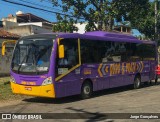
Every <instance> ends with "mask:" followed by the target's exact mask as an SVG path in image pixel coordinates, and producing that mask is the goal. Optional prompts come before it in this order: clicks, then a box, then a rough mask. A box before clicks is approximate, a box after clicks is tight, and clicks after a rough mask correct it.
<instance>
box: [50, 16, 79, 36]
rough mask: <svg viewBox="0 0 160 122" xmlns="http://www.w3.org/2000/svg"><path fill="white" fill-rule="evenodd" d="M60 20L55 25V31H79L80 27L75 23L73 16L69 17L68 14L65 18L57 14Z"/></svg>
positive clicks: (53, 29)
mask: <svg viewBox="0 0 160 122" xmlns="http://www.w3.org/2000/svg"><path fill="white" fill-rule="evenodd" d="M57 20H58V22H57V23H56V24H54V25H53V28H52V31H53V32H69V33H73V31H78V28H77V27H76V26H75V25H74V20H73V19H72V18H70V19H68V18H67V17H66V16H65V17H64V19H63V18H62V17H61V16H60V15H59V14H57Z"/></svg>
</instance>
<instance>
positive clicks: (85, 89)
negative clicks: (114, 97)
mask: <svg viewBox="0 0 160 122" xmlns="http://www.w3.org/2000/svg"><path fill="white" fill-rule="evenodd" d="M92 93H93V86H92V83H91V82H90V81H85V82H84V83H83V85H82V88H81V98H82V99H87V98H90V97H91V96H92Z"/></svg>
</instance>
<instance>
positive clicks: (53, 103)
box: [0, 82, 160, 122]
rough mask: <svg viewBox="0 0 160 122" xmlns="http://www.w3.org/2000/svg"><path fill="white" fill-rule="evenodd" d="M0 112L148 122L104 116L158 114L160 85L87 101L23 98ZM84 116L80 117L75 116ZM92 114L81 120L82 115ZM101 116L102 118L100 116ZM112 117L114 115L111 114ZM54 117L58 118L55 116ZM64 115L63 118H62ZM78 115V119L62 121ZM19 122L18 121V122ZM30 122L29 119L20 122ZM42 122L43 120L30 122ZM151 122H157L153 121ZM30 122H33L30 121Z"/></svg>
mask: <svg viewBox="0 0 160 122" xmlns="http://www.w3.org/2000/svg"><path fill="white" fill-rule="evenodd" d="M0 113H74V114H70V115H68V114H67V115H65V114H61V116H62V117H64V118H63V119H54V120H51V119H47V120H45V121H46V122H47V121H51V122H52V121H60V122H66V121H67V122H70V121H73V122H81V121H82V122H83V121H86V122H92V121H105V122H119V121H120V122H123V121H124V122H128V121H140V122H141V121H145V122H146V121H150V120H147V119H141V120H135V119H127V120H124V119H113V118H112V119H108V118H107V115H106V113H160V82H158V84H157V85H151V86H148V85H143V86H142V88H140V89H136V90H135V89H132V87H131V86H127V87H120V88H114V89H109V90H103V91H99V92H96V93H95V94H94V96H93V97H92V98H90V99H86V100H81V99H80V98H79V97H78V96H71V97H66V98H61V99H48V98H37V97H31V98H27V99H23V100H22V101H21V102H20V103H17V104H14V105H9V106H5V107H0ZM75 113H84V114H82V115H81V114H75ZM88 114H89V115H90V114H91V115H93V116H91V117H89V118H85V115H88ZM103 115H104V116H103ZM115 115H116V114H115ZM55 116H58V115H55ZM65 116H66V117H65ZM74 116H78V117H79V119H72V120H70V119H65V118H67V117H74ZM116 116H119V117H122V116H123V115H116ZM0 121H2V122H17V121H18V120H0ZM21 121H22V120H19V122H21ZM23 121H30V120H23ZM34 121H43V122H44V120H34ZM151 121H154V122H159V121H160V114H159V120H157V119H154V120H151ZM32 122H33V121H32Z"/></svg>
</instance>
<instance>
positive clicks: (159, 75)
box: [155, 64, 160, 83]
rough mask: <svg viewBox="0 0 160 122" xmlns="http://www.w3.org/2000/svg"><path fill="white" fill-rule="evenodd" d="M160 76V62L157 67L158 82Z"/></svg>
mask: <svg viewBox="0 0 160 122" xmlns="http://www.w3.org/2000/svg"><path fill="white" fill-rule="evenodd" d="M159 77H160V64H159V65H158V66H157V68H156V79H155V83H157V81H158V78H159Z"/></svg>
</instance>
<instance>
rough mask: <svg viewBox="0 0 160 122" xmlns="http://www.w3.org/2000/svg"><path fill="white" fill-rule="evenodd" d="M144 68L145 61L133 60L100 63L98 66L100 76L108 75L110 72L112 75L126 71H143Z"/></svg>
mask: <svg viewBox="0 0 160 122" xmlns="http://www.w3.org/2000/svg"><path fill="white" fill-rule="evenodd" d="M143 69H144V63H143V61H141V62H131V63H114V64H110V65H107V64H100V65H99V66H98V74H99V76H100V77H103V76H106V75H107V74H108V73H109V74H110V76H112V75H118V74H122V75H124V74H126V73H135V72H140V73H141V72H142V71H143Z"/></svg>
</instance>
